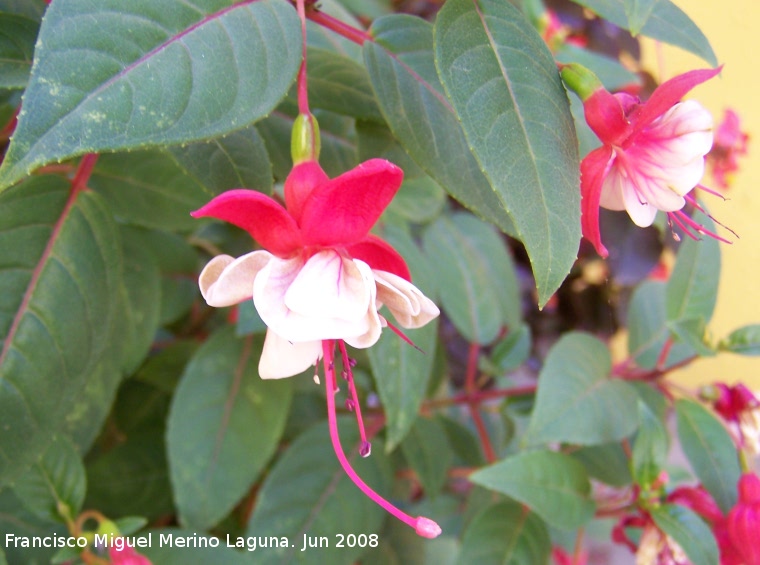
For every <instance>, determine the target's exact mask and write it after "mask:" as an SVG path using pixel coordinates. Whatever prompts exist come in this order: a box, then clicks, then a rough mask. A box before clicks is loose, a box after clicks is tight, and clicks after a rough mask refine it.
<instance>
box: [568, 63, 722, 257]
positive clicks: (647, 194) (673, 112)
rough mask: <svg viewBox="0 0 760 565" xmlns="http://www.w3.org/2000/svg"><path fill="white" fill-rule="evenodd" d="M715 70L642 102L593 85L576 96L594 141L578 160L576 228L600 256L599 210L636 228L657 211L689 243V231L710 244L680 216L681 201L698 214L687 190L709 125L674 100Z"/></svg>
mask: <svg viewBox="0 0 760 565" xmlns="http://www.w3.org/2000/svg"><path fill="white" fill-rule="evenodd" d="M720 70H721V69H720V68H718V69H710V70H697V71H691V72H688V73H685V74H683V75H680V76H677V77H674V78H672V79H671V80H669V81H667V82H665V83H663V84H661V85H660V86H659V87H658V88H657V89H656V90H655V91H654V92H653V93H652V96H651V97H650V98H649V100H648V101H647V102H646V103H641V102H640V101H639V99H638V98H636V97H634V96H631V95H630V94H627V93H618V94H611V93H610V92H608V91H607V90H605V89H604V88H603V87H602V86H601V84H600V83H598V80H597V81H596V83H592V86H593V91H590V90H591V89H590V88H588V89H587V90H586V91H585V92H579V94H580V95H581V97H582V98H583V105H584V110H585V115H586V121H587V122H588V124H589V126H590V127H591V129H592V130H593V131H594V133H595V134H596V135H597V137H598V138H599V139H600V140H601V142H602V146H601V147H599V148H597V149H595V150H593V151H592V152H590V153H589V154H588V155H587V156H586V157H585V158H584V159H583V161H582V162H581V194H582V229H583V235H584V236H585V237H586V238H587V239H588V240H589V241H591V242H592V243H593V244H594V247H595V248H596V250H597V252H598V253H599V254H600V255H602V256H603V257H606V256H607V249H606V248H605V247H604V245H603V244H602V241H601V234H600V232H599V207H600V206H602V207H603V208H607V209H609V210H626V211H627V212H628V215H629V216H630V217H631V219H632V220H633V222H634V223H635V224H636V225H638V226H641V227H646V226H650V225H651V224H652V222H654V218H655V215H656V214H657V211H658V210H662V211H663V212H666V213H667V214H668V218H669V219H670V221H672V222H673V223H675V224H677V225H678V226H679V227H681V228H682V229H683V230H684V231H685V232H686V234H687V235H689V236H690V237H693V238H695V239H696V236H694V235H693V234H692V233H691V231H690V230H693V231H695V232H697V233H706V234H708V235H710V236H712V237H716V238H718V236H717V235H715V234H713V233H712V232H709V231H707V230H706V229H705V228H704V227H703V226H701V225H700V224H698V223H696V222H695V221H694V220H692V219H691V218H690V217H689V216H688V215H686V214H685V213H684V212H683V211H682V210H681V209H682V208H683V207H684V206H685V204H686V202H687V201H688V202H689V203H691V204H693V205H695V206H696V207H697V208H698V209H700V210H701V208H700V207H699V205H698V204H697V203H696V200H695V199H694V198H693V197H691V196H690V195H689V192H690V191H691V190H692V189H693V188H694V187H696V186H697V185H698V184H699V181H700V180H701V178H702V175H703V174H704V170H705V155H706V154H707V153H708V152H709V151H710V148H711V147H712V142H713V133H712V127H713V121H712V116H711V115H710V113H709V112H708V111H707V110H705V109H704V108H703V107H702V106H701V105H700V104H699V103H697V102H695V101H692V100H688V101H686V102H679V101H680V100H681V98H682V97H683V96H684V95H685V94H686V93H687V92H689V91H690V90H691V89H692V88H694V87H695V86H697V85H698V84H701V83H703V82H705V81H707V80H709V79H710V78H712V77H714V76H715V75H716V74H718V73H719V72H720ZM563 76H564V73H563ZM585 86H588V83H587V84H586V85H585ZM571 87H572V86H571ZM589 91H590V92H589ZM718 239H722V238H718ZM723 241H725V240H723Z"/></svg>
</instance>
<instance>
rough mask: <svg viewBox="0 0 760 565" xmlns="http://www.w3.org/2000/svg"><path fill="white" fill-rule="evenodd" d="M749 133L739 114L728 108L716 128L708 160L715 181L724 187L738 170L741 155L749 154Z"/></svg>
mask: <svg viewBox="0 0 760 565" xmlns="http://www.w3.org/2000/svg"><path fill="white" fill-rule="evenodd" d="M748 142H749V135H747V134H746V133H745V132H743V131H742V130H741V120H740V119H739V115H738V114H737V113H736V112H734V111H733V110H731V109H730V108H729V109H726V110H725V112H724V114H723V121H722V122H721V123H720V125H718V127H717V129H716V130H715V141H714V143H713V147H712V149H711V150H710V152H709V153H708V154H707V161H708V162H709V163H710V169H711V172H712V176H713V178H714V179H715V182H716V183H717V184H718V186H719V187H720V188H722V189H724V190H725V189H727V188H728V187H729V186H730V184H731V180H732V178H733V175H734V173H735V172H736V171H738V170H739V157H741V156H743V155H746V154H747V143H748Z"/></svg>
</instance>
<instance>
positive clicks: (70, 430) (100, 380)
mask: <svg viewBox="0 0 760 565" xmlns="http://www.w3.org/2000/svg"><path fill="white" fill-rule="evenodd" d="M119 329H120V328H118V327H114V328H113V329H112V330H111V333H110V336H109V339H110V340H111V343H112V349H111V353H106V354H105V355H104V356H103V358H102V359H101V360H100V362H99V363H98V366H97V367H96V368H95V369H94V370H93V371H92V373H90V376H89V377H88V379H87V383H86V384H85V386H84V389H82V391H81V392H80V393H79V396H78V398H77V399H76V401H75V402H74V404H73V406H72V407H71V408H70V409H69V412H68V414H67V415H66V420H65V421H64V423H63V427H62V432H63V433H65V434H66V435H67V436H68V437H69V438H70V439H71V440H72V441H73V442H74V444H75V445H76V446H77V449H78V450H79V451H80V452H81V453H87V452H88V451H89V450H90V447H91V446H92V444H93V442H94V441H95V439H96V438H97V437H98V434H99V433H100V429H101V427H102V425H103V422H105V420H106V418H107V417H108V413H109V412H110V411H111V405H112V404H113V400H114V397H115V396H116V390H117V389H118V387H119V383H121V377H122V372H121V367H119V364H118V362H119V360H120V357H121V356H120V355H117V351H116V347H115V345H116V344H117V341H118V336H119V334H118V333H117V332H118V331H119Z"/></svg>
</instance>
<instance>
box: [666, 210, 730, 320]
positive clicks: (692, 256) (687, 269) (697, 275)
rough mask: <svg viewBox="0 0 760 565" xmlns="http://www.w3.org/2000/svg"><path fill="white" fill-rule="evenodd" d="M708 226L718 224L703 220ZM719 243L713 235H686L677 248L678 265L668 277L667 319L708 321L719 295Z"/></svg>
mask: <svg viewBox="0 0 760 565" xmlns="http://www.w3.org/2000/svg"><path fill="white" fill-rule="evenodd" d="M704 225H705V228H706V229H708V230H710V231H714V230H715V224H714V223H713V222H712V221H711V220H710V219H709V218H705V220H704ZM719 281H720V243H719V242H718V240H717V239H713V238H712V237H705V238H704V239H702V240H699V241H695V240H693V239H690V238H685V240H684V241H683V242H682V243H681V245H680V246H679V248H678V254H677V256H676V264H675V267H673V272H672V273H671V275H670V278H669V279H668V284H667V289H666V291H665V300H666V302H665V305H666V308H667V315H668V321H678V320H689V319H698V318H701V319H703V320H704V321H705V322H709V321H710V318H712V314H713V310H714V309H715V302H716V300H717V298H718V283H719Z"/></svg>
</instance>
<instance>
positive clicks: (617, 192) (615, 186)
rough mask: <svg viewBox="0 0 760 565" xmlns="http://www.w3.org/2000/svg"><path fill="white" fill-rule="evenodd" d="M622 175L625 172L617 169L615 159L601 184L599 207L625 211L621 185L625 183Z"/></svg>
mask: <svg viewBox="0 0 760 565" xmlns="http://www.w3.org/2000/svg"><path fill="white" fill-rule="evenodd" d="M624 175H625V171H624V170H622V169H621V168H620V167H619V165H618V161H617V159H616V160H615V162H614V163H613V165H612V167H610V171H609V173H608V174H607V176H606V177H605V179H604V183H603V184H602V193H601V198H600V199H599V205H600V206H601V207H602V208H607V210H625V200H624V199H623V184H624V182H626V179H625V176H624Z"/></svg>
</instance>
